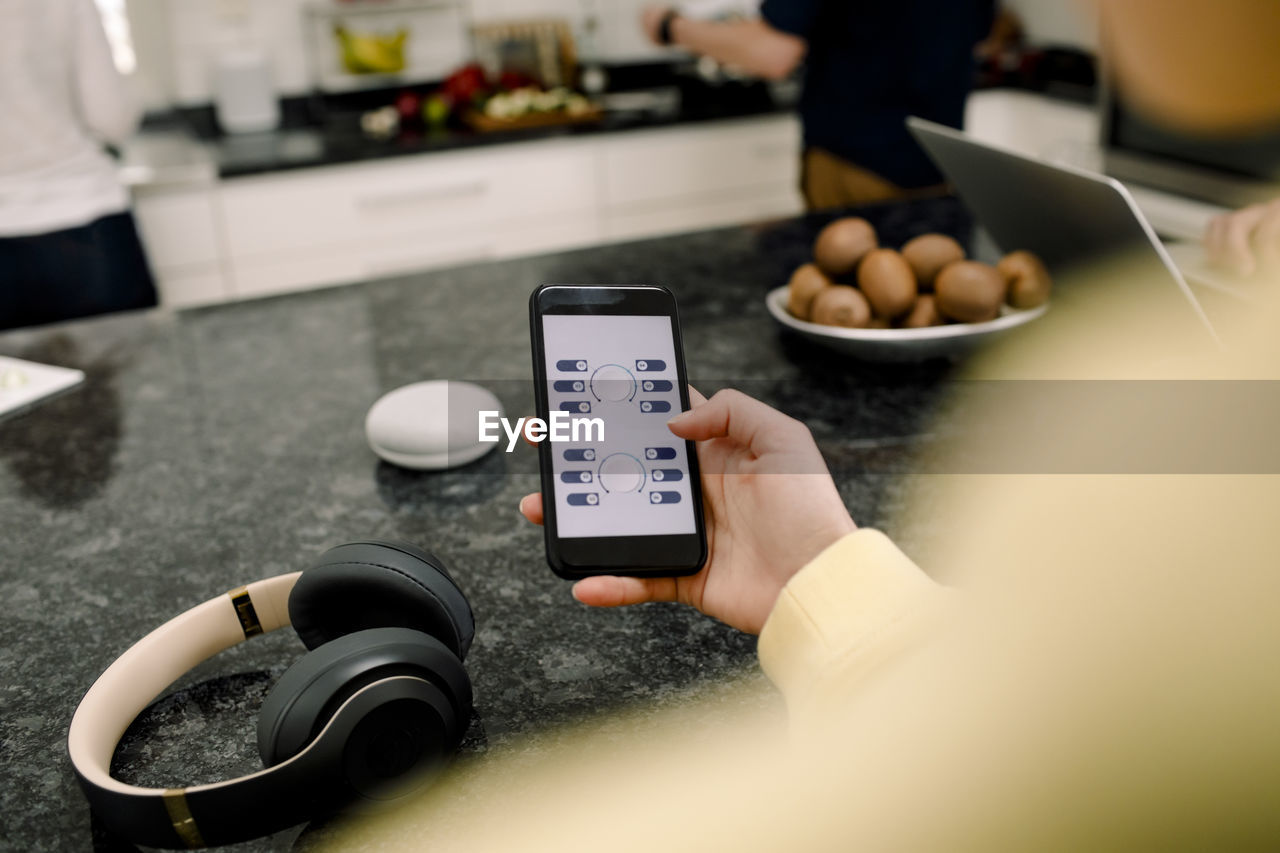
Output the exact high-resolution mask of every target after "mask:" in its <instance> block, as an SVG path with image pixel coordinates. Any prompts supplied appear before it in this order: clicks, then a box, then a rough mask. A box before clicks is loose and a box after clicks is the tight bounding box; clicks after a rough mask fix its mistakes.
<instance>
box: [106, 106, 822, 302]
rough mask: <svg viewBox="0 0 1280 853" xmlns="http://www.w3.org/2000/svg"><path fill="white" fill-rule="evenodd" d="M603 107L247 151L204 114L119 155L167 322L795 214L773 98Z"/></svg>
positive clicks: (347, 134)
mask: <svg viewBox="0 0 1280 853" xmlns="http://www.w3.org/2000/svg"><path fill="white" fill-rule="evenodd" d="M704 88H705V87H704ZM779 91H782V94H781V95H779V94H778V92H779ZM677 94H678V96H677ZM608 98H609V101H608V103H610V104H612V105H613V109H610V110H609V111H607V112H606V114H605V118H604V120H603V121H602V122H600V123H599V124H598V125H584V126H576V127H549V128H539V129H533V130H525V131H519V132H500V133H492V134H481V133H474V132H466V131H448V132H439V133H417V134H414V133H404V134H401V135H400V136H397V137H395V138H393V139H389V140H378V139H373V138H370V137H368V136H365V135H364V134H362V133H361V132H360V131H359V130H358V116H359V111H358V110H356V109H353V108H351V107H349V106H348V107H347V108H346V109H343V110H340V109H338V108H337V107H334V106H329V107H325V108H319V107H317V108H315V109H314V110H313V111H312V113H310V114H308V115H306V116H298V115H294V113H295V112H296V110H290V111H286V121H285V123H284V126H283V128H282V129H281V130H279V131H277V132H273V133H265V134H247V135H243V136H218V135H216V134H214V133H213V132H212V131H213V128H212V123H211V122H212V114H211V112H210V111H203V112H201V111H196V112H195V113H194V114H191V115H188V117H187V118H188V119H189V120H191V121H192V122H194V124H195V125H197V126H203V129H204V133H203V134H202V135H201V136H195V135H192V134H191V132H190V131H189V130H184V129H183V127H184V125H183V124H182V122H179V121H178V120H177V119H173V120H171V121H169V122H168V123H167V124H165V123H160V124H157V123H154V122H153V123H152V124H151V125H150V126H149V129H148V131H147V132H145V133H143V134H142V135H140V136H139V138H138V139H137V140H136V141H135V142H134V143H131V144H130V145H129V146H126V148H125V151H124V163H125V167H124V169H123V171H122V175H123V176H124V177H125V178H126V180H132V181H134V183H133V189H134V202H135V211H136V214H137V217H138V222H139V225H140V229H141V233H142V238H143V241H144V243H145V244H146V247H147V252H148V256H149V258H150V260H151V264H152V268H153V269H154V271H155V273H156V277H157V280H158V282H159V286H160V295H161V299H162V301H163V302H164V304H166V305H169V306H171V307H184V306H190V305H200V304H210V303H217V302H226V301H230V300H235V299H245V298H251V297H258V296H265V295H270V294H275V293H282V292H287V291H293V290H306V289H312V288H316V287H323V286H328V285H335V284H347V283H350V282H353V281H364V280H368V279H370V278H377V277H383V276H387V275H391V274H396V273H401V272H417V271H421V270H425V269H432V268H437V267H443V266H451V265H456V264H458V263H462V262H464V261H481V260H491V259H498V258H510V257H518V256H523V255H530V254H538V253H543V252H548V251H555V250H563V249H569V248H577V247H581V246H589V245H596V244H600V243H606V242H611V241H617V240H630V239H637V238H641V237H650V236H656V235H659V234H665V233H677V232H682V231H690V230H696V229H700V228H708V227H713V226H717V225H728V224H733V223H739V222H747V221H753V220H759V219H766V218H771V217H780V216H790V215H794V214H796V213H798V212H799V211H800V210H801V202H800V196H799V192H798V182H799V178H798V172H799V167H798V163H799V157H798V151H799V149H800V145H801V142H800V131H799V123H798V121H797V120H796V118H795V116H794V115H793V114H792V113H791V112H790V110H789V109H788V108H787V106H786V103H787V102H786V100H785V90H775V89H769V88H766V87H764V86H762V85H756V86H752V87H745V86H744V87H736V88H735V87H733V86H726V87H722V88H721V89H719V90H717V91H716V94H715V95H714V96H712V95H709V94H707V92H705V91H702V90H698V89H690V88H689V87H687V86H686V87H685V88H684V89H681V88H679V87H671V86H668V87H666V88H665V89H647V90H636V91H630V92H621V93H617V94H613V95H610V96H608ZM201 164H202V165H201Z"/></svg>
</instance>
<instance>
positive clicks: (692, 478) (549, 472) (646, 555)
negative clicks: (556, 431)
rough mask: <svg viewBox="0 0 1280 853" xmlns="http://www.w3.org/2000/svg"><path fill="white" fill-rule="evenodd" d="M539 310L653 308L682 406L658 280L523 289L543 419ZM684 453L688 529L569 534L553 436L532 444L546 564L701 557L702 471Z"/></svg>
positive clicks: (637, 312)
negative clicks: (560, 515)
mask: <svg viewBox="0 0 1280 853" xmlns="http://www.w3.org/2000/svg"><path fill="white" fill-rule="evenodd" d="M544 314H570V315H579V316H584V315H585V316H609V315H632V316H651V317H652V316H659V317H663V316H665V317H668V318H670V321H671V339H672V342H673V344H674V349H675V363H676V380H677V384H678V385H679V388H680V406H681V411H688V410H689V408H690V404H689V376H688V374H687V373H686V371H685V362H684V341H683V339H682V337H681V334H680V315H679V310H678V309H677V307H676V298H675V295H674V294H673V293H672V292H671V291H670V290H668V289H667V288H665V287H662V286H660V285H653V284H637V285H575V284H544V285H542V286H541V287H539V288H538V289H537V290H535V291H534V292H533V294H532V295H531V296H530V297H529V340H530V343H531V344H532V347H533V376H534V399H535V402H536V408H537V415H538V417H539V418H542V419H543V420H544V421H547V420H549V419H550V407H551V404H550V399H549V395H548V383H547V369H546V354H545V352H544V350H543V336H542V317H543V315H544ZM685 451H686V457H687V459H688V461H689V487H690V497H691V500H692V502H693V506H694V509H693V517H694V528H695V531H694V532H693V533H679V534H660V535H645V536H599V537H570V538H567V539H561V538H560V537H559V536H557V535H556V507H555V499H554V495H555V487H556V484H555V472H554V470H553V468H552V456H551V455H552V453H553V452H554V450H553V448H552V443H551V442H550V441H543V442H541V443H540V444H539V445H538V464H539V468H540V470H541V482H542V494H543V501H542V515H543V532H544V537H543V538H544V540H545V542H546V551H547V564H548V565H549V566H551V570H552V571H553V572H555V573H556V574H557V575H559V576H560V577H562V578H565V579H567V580H577V579H579V578H585V577H591V576H594V575H630V576H634V577H673V576H679V575H691V574H694V573H696V572H697V571H698V570H699V569H701V568H702V566H703V564H704V563H706V561H707V530H706V520H705V518H704V515H703V508H702V479H701V472H700V470H699V468H698V453H697V448H696V446H695V445H694V443H693V442H692V441H686V442H685Z"/></svg>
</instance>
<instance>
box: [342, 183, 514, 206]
mask: <svg viewBox="0 0 1280 853" xmlns="http://www.w3.org/2000/svg"><path fill="white" fill-rule="evenodd" d="M487 192H489V183H488V182H487V181H471V182H470V183H465V184H448V185H446V186H442V187H428V188H423V189H416V190H406V191H405V192H399V193H383V194H381V195H369V196H363V197H362V198H358V199H356V207H358V208H360V209H361V210H368V211H377V210H385V209H387V208H393V207H405V206H407V205H413V204H428V203H430V202H434V201H446V200H448V199H460V198H469V197H473V196H482V195H485V194H486V193H487Z"/></svg>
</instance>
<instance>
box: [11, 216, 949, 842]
mask: <svg viewBox="0 0 1280 853" xmlns="http://www.w3.org/2000/svg"><path fill="white" fill-rule="evenodd" d="M862 213H863V215H866V216H867V217H868V218H870V219H871V220H872V221H873V222H874V223H875V225H876V226H877V228H878V229H879V231H880V233H881V235H882V238H883V239H884V241H885V242H886V243H888V244H890V245H897V244H899V243H900V242H902V241H904V240H906V239H907V238H909V237H910V236H913V235H915V234H917V233H922V232H925V231H943V232H948V233H952V234H955V235H957V236H959V237H961V238H962V239H967V235H968V231H969V224H968V221H967V219H966V218H965V216H964V214H963V212H962V210H961V208H960V207H959V205H958V204H957V203H956V202H954V201H952V200H949V199H940V200H933V201H925V202H916V203H912V204H903V205H895V206H884V207H876V208H868V209H866V210H865V211H862ZM825 221H826V220H825V218H801V219H794V220H787V221H783V222H779V223H775V224H772V225H763V226H751V227H735V228H729V229H723V230H717V231H709V232H701V233H696V234H690V235H682V236H677V237H669V238H664V239H660V240H652V241H645V242H637V243H628V244H621V245H613V246H604V247H597V248H591V249H586V250H581V251H574V252H566V253H560V254H552V255H547V256H542V257H535V258H528V259H521V260H512V261H502V262H496V263H484V264H475V265H468V266H461V267H456V268H452V269H446V270H439V271H435V272H430V273H426V274H420V275H413V276H405V277H401V278H396V279H391V280H383V281H374V282H371V283H368V284H359V285H354V286H350V287H341V288H333V289H328V290H323V291H316V292H312V293H305V294H295V295H290V296H286V297H278V298H274V299H268V300H259V301H255V302H252V303H238V304H232V305H225V306H218V307H214V308H207V309H199V310H190V311H184V312H177V313H171V312H163V311H155V312H149V313H141V314H131V315H123V316H116V317H108V318H102V319H97V320H92V321H83V322H76V323H68V324H62V325H56V326H52V327H47V328H43V329H36V330H29V331H22V332H11V333H7V334H4V335H0V353H3V354H6V355H13V356H19V357H24V358H29V359H35V360H40V361H47V362H51V363H56V364H63V365H68V366H74V367H78V368H81V369H83V370H84V371H85V372H86V373H87V374H88V379H87V382H86V384H85V385H84V386H83V387H81V388H80V389H78V390H75V391H73V392H71V393H69V394H67V395H65V396H63V397H61V398H58V399H55V400H52V401H49V402H47V403H45V404H43V405H41V406H39V407H38V408H36V409H35V410H33V411H31V412H29V413H27V414H25V415H22V416H19V417H16V418H13V419H10V420H8V421H6V422H4V423H0V518H3V519H4V524H5V532H4V541H5V549H4V559H3V563H2V564H0V595H2V596H3V598H4V600H5V601H6V602H7V604H8V608H7V616H6V618H5V619H4V620H3V621H2V622H0V668H2V669H3V671H4V673H5V678H4V684H3V686H0V741H2V742H3V744H4V756H3V759H0V838H3V839H4V844H5V846H7V847H12V848H14V849H23V850H31V851H44V850H48V851H55V850H56V851H66V850H85V849H90V848H91V847H98V848H100V849H120V848H119V847H116V846H113V844H114V842H113V840H112V839H109V838H106V837H104V836H102V835H100V834H95V831H94V830H93V828H92V824H91V820H90V814H89V809H88V806H87V805H86V803H85V801H84V799H83V797H82V796H81V794H80V792H79V790H78V788H77V786H76V783H75V780H74V778H73V775H72V772H71V768H70V765H69V763H68V760H67V756H66V747H65V738H66V732H67V726H68V724H69V722H70V719H71V715H72V712H73V711H74V709H75V707H76V704H77V703H78V702H79V700H80V697H81V696H82V694H83V693H84V691H85V690H86V689H87V688H88V687H89V685H90V684H91V683H92V682H93V680H94V679H95V678H96V677H97V676H98V674H99V673H100V672H101V671H102V670H103V669H104V668H105V667H106V666H107V665H108V664H109V663H111V661H112V660H113V659H114V658H115V657H116V656H117V655H119V654H120V653H121V652H123V651H124V650H125V648H127V647H128V646H129V645H130V643H132V642H133V641H134V640H136V639H138V638H139V637H140V636H142V635H143V634H144V633H146V632H147V631H148V630H150V629H151V628H152V627H154V626H156V625H158V624H159V623H161V622H163V621H164V620H166V619H168V618H170V617H171V616H173V615H175V614H177V613H179V612H181V611H182V610H184V609H186V608H188V607H191V606H192V605H194V604H196V603H199V602H201V601H204V600H206V599H208V598H211V597H213V596H215V595H218V594H219V593H221V592H223V591H225V590H227V589H231V588H233V587H235V586H237V585H239V584H242V583H244V582H246V581H251V580H254V579H257V578H261V577H266V576H269V575H274V574H278V573H282V572H289V571H293V570H296V569H301V568H305V567H306V566H307V564H308V561H309V560H311V559H312V558H314V557H316V556H317V555H318V554H320V553H321V552H322V551H323V550H325V549H326V548H328V547H330V546H332V545H335V544H338V543H340V542H343V541H347V540H351V539H358V538H364V537H382V538H402V539H407V540H409V541H412V542H417V543H421V544H424V545H426V546H428V547H430V548H431V549H432V550H434V551H436V552H437V553H438V554H439V555H440V556H441V557H442V558H443V559H445V560H446V561H448V563H449V565H450V566H451V567H452V570H453V572H454V574H455V576H456V577H457V579H458V581H459V583H460V585H461V586H462V588H463V589H464V590H465V591H466V593H467V594H468V596H469V597H470V599H471V602H472V604H473V606H474V609H475V613H476V619H477V624H478V630H477V634H476V640H475V645H474V647H473V648H472V650H471V655H470V657H469V658H468V661H467V667H468V669H469V671H470V672H471V675H472V678H473V679H474V681H475V684H476V709H477V716H476V719H475V720H474V721H473V724H472V727H471V731H470V734H469V737H468V740H467V743H466V750H467V751H468V752H470V753H477V752H482V751H483V750H485V749H486V748H489V747H494V746H499V745H511V744H516V743H518V739H519V738H520V736H521V735H525V734H528V733H531V732H535V731H544V730H546V729H548V727H553V726H556V725H558V724H563V723H569V722H572V721H576V720H581V719H584V718H586V717H589V716H590V715H592V714H595V713H598V712H601V711H609V710H615V709H621V708H633V709H639V710H640V711H641V712H644V713H654V712H658V711H660V710H662V709H663V708H666V707H669V706H670V705H671V704H672V703H673V702H675V701H678V699H679V698H680V697H682V696H686V695H690V694H692V695H706V694H715V695H717V696H719V697H720V698H721V701H722V703H723V706H724V707H726V708H732V707H735V706H738V705H740V704H744V703H745V704H749V705H752V706H757V705H760V704H764V705H767V706H775V707H776V701H777V700H776V698H775V697H773V695H772V693H771V691H770V690H769V689H768V688H767V686H765V685H762V684H760V676H759V674H758V669H757V665H756V660H755V639H754V638H753V637H749V636H746V635H743V634H740V633H738V632H736V631H734V630H732V629H729V628H727V627H725V626H723V625H721V624H719V623H717V622H715V621H713V620H711V619H708V618H705V617H702V616H700V615H698V614H696V613H694V612H692V611H690V610H688V609H686V608H683V607H680V606H676V605H667V604H654V605H646V606H642V607H635V608H627V609H622V610H589V609H587V608H585V607H583V606H581V605H579V604H577V603H576V602H575V601H574V600H573V599H572V598H571V596H570V593H569V585H568V584H567V583H565V582H563V581H560V580H558V579H556V578H555V577H554V576H553V575H552V574H551V572H550V570H549V569H548V568H547V567H546V565H545V562H544V558H543V550H542V549H543V546H542V536H541V532H540V531H539V530H538V529H536V528H534V527H533V526H531V525H529V524H527V523H526V522H525V521H524V520H523V519H521V518H520V517H519V516H518V515H517V511H516V505H517V502H518V500H519V498H520V497H521V496H522V495H524V494H525V493H526V492H529V491H533V490H535V489H536V488H537V485H538V478H537V462H536V458H535V455H534V453H533V452H532V451H531V450H528V449H527V448H523V447H522V448H520V449H519V451H518V452H516V453H513V454H506V453H503V452H501V450H498V451H495V452H494V453H491V454H490V455H488V456H486V457H485V458H484V459H482V460H481V461H479V462H476V463H473V464H472V465H470V466H467V467H464V468H462V469H459V470H455V471H450V472H441V473H412V472H408V471H403V470H400V469H397V468H394V467H391V466H389V465H387V464H384V463H380V462H379V461H378V460H377V459H376V458H375V457H374V456H373V454H372V453H371V452H370V451H369V449H368V447H367V446H366V444H365V441H364V435H363V419H364V415H365V412H366V411H367V410H368V407H369V406H370V404H371V403H373V401H374V400H375V399H377V398H378V396H380V395H381V394H382V393H384V392H386V391H388V390H390V389H392V388H395V387H397V386H400V385H403V384H405V383H408V382H413V381H417V380H421V379H430V378H455V379H471V380H475V381H479V382H482V383H484V384H486V385H488V386H489V387H491V388H493V389H494V390H495V392H497V393H498V394H499V396H500V397H501V398H502V400H503V403H504V405H505V407H506V409H507V411H508V412H510V413H517V414H519V413H525V412H529V411H531V409H532V396H531V389H530V385H529V377H530V368H529V358H530V353H529V343H528V331H527V330H528V314H527V310H528V309H527V301H528V296H529V293H530V292H531V291H532V290H533V289H534V287H536V286H537V285H539V284H541V283H544V282H550V281H561V282H603V281H618V282H655V283H661V284H664V285H667V286H668V287H670V288H671V289H672V290H673V291H674V292H675V294H676V296H677V298H678V299H679V303H680V313H681V317H682V321H683V328H684V338H685V342H686V347H687V358H688V364H689V370H690V373H691V376H692V378H693V381H694V383H695V384H696V385H697V386H699V387H700V388H701V389H702V390H703V391H705V392H708V393H710V392H712V391H714V390H716V389H717V388H719V387H722V386H727V385H732V386H736V387H740V388H742V389H743V390H745V391H747V392H749V393H752V394H755V395H757V396H759V397H761V398H763V399H765V400H767V401H768V402H770V403H772V404H773V405H776V406H778V407H780V408H782V409H783V410H784V411H786V412H788V413H790V414H792V415H794V416H796V417H798V418H800V419H801V420H803V421H805V422H806V423H807V424H809V426H810V427H811V429H812V430H813V431H814V434H815V436H816V437H817V439H818V441H819V444H820V446H821V447H822V449H823V451H824V453H825V454H826V457H827V459H828V461H829V462H830V463H831V465H832V467H833V470H834V473H835V476H836V479H837V482H838V484H839V487H840V491H841V494H842V495H843V497H844V499H845V501H846V502H847V504H848V505H849V508H850V510H851V511H852V513H853V515H854V517H855V518H856V519H857V520H858V521H859V522H860V523H862V524H867V525H878V526H886V525H891V521H892V516H893V514H894V512H895V510H896V509H898V508H899V507H900V505H901V504H902V501H903V496H904V491H905V488H906V485H907V480H906V479H905V478H904V477H903V476H902V473H903V472H904V471H905V470H906V468H907V466H908V465H909V463H910V460H911V458H912V453H913V450H914V449H915V448H917V447H918V446H919V444H920V442H921V440H922V436H923V435H924V433H925V431H926V430H927V428H928V421H929V417H930V414H931V412H932V411H933V410H934V408H935V406H936V404H937V402H938V400H939V398H940V395H941V393H942V392H943V390H944V389H945V387H946V378H947V376H948V368H947V367H946V366H943V365H936V364H934V365H921V366H916V367H905V368H874V367H866V366H860V365H857V364H853V363H850V362H846V361H844V360H842V359H840V358H839V357H837V356H834V355H832V354H830V353H828V352H826V351H824V350H818V349H813V348H812V347H811V346H810V345H808V344H806V343H805V342H804V341H801V340H798V339H795V338H792V337H789V336H784V335H781V334H779V332H778V330H777V328H776V326H775V324H774V323H773V321H772V320H771V319H770V317H769V316H768V314H767V312H766V310H765V306H764V301H763V297H764V294H765V292H766V291H767V290H768V289H770V288H771V287H775V286H777V284H778V283H780V282H782V281H785V280H786V278H787V275H788V273H789V272H790V270H791V269H792V268H793V267H794V266H795V265H797V264H798V263H800V262H801V261H802V260H805V259H806V258H807V256H808V252H809V247H810V244H811V241H812V239H813V236H814V235H815V234H816V232H817V230H818V228H819V227H820V226H821V225H822V224H824V222H825ZM890 531H891V532H892V533H893V535H894V536H895V537H896V538H897V539H898V541H899V542H900V543H901V544H902V545H903V547H904V548H905V549H906V551H907V552H908V553H912V552H913V550H914V549H915V548H917V547H918V546H920V545H922V544H923V542H924V540H923V539H922V538H921V537H922V536H923V535H924V533H923V532H922V531H918V530H903V529H895V528H893V527H892V526H890ZM300 653H301V645H300V644H299V643H298V642H297V640H296V639H295V638H294V637H292V636H291V635H289V634H288V633H287V632H283V631H282V632H279V633H278V634H277V635H271V636H268V637H265V638H259V639H256V640H254V641H253V642H251V643H248V644H246V645H244V646H242V647H238V648H237V649H235V650H233V651H231V652H228V653H226V654H224V655H223V656H221V657H220V658H219V659H218V660H216V661H215V662H214V663H212V664H206V665H204V666H203V667H202V668H201V669H200V670H199V671H198V674H197V675H196V676H194V677H188V678H187V679H185V680H184V681H183V683H182V685H181V689H179V690H178V691H177V692H176V693H174V694H173V695H171V696H169V697H168V698H165V699H164V700H162V701H161V702H159V703H157V704H156V705H154V706H153V707H152V708H151V709H149V710H148V711H147V712H145V713H144V714H143V716H142V717H141V718H140V719H139V721H138V722H137V723H136V724H135V725H134V727H133V729H132V733H131V734H130V735H129V736H128V737H127V738H126V742H125V744H124V745H123V746H122V748H121V749H120V751H119V752H118V753H117V757H116V762H115V767H116V773H117V775H119V777H120V778H122V779H126V780H130V781H134V782H137V783H142V784H150V785H174V784H181V783H196V782H207V781H212V780H215V779H219V778H224V777H227V776H230V775H234V774H237V773H245V772H251V771H253V770H255V769H257V768H258V766H259V763H258V757H257V755H256V749H255V745H254V743H255V740H254V734H253V732H254V728H253V727H254V721H255V717H256V712H257V709H258V706H259V705H260V703H261V702H262V699H263V696H264V695H265V693H266V691H267V689H268V688H269V686H270V685H271V684H272V683H273V682H274V680H275V679H276V678H277V677H278V676H279V675H280V673H281V672H282V671H283V670H284V669H285V667H286V666H287V665H288V664H290V663H292V662H293V661H294V660H296V658H297V657H298V656H299V654H300ZM726 679H746V680H747V681H748V682H749V683H750V685H751V687H750V688H749V689H746V690H744V691H741V692H734V691H726V689H725V688H724V687H723V683H724V681H725V680H726ZM296 835H297V832H296V831H291V832H285V833H281V834H280V835H277V836H274V837H272V838H270V839H267V840H264V841H260V842H255V843H252V844H247V845H244V847H243V849H247V850H287V849H290V848H291V846H292V845H293V844H294V837H295V836H296ZM306 837H307V836H305V835H304V836H303V840H302V843H301V844H300V845H299V846H301V847H303V848H305V846H306V844H305V839H306Z"/></svg>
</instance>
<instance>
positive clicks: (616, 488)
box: [600, 453, 644, 492]
mask: <svg viewBox="0 0 1280 853" xmlns="http://www.w3.org/2000/svg"><path fill="white" fill-rule="evenodd" d="M600 485H601V486H602V487H603V488H604V490H605V491H606V492H638V491H640V489H641V488H643V487H644V466H643V465H641V464H640V460H639V459H637V458H635V457H634V456H632V455H631V454H629V453H614V454H612V455H610V456H608V457H606V458H605V460H604V461H603V462H601V463H600Z"/></svg>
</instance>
